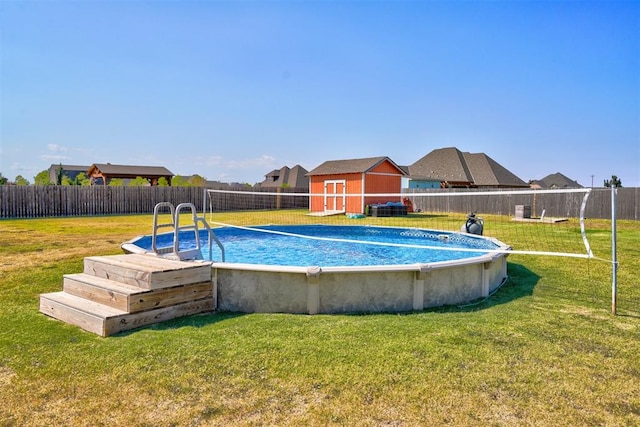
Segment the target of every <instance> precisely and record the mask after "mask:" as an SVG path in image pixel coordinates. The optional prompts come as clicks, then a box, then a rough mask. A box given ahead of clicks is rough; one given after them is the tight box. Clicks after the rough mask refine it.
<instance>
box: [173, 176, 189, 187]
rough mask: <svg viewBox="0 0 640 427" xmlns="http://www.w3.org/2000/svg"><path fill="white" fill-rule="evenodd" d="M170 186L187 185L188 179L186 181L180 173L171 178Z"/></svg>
mask: <svg viewBox="0 0 640 427" xmlns="http://www.w3.org/2000/svg"><path fill="white" fill-rule="evenodd" d="M171 186H172V187H188V186H189V181H187V180H186V179H185V177H183V176H182V175H176V176H174V177H173V179H172V180H171Z"/></svg>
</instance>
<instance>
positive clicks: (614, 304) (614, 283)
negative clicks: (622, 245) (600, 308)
mask: <svg viewBox="0 0 640 427" xmlns="http://www.w3.org/2000/svg"><path fill="white" fill-rule="evenodd" d="M617 192H618V190H617V189H616V186H615V184H612V185H611V267H612V268H611V273H612V274H611V313H612V314H613V315H615V314H616V313H617V310H618V254H617V236H616V234H617V231H616V193H617Z"/></svg>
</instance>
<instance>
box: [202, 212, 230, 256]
mask: <svg viewBox="0 0 640 427" xmlns="http://www.w3.org/2000/svg"><path fill="white" fill-rule="evenodd" d="M197 220H198V221H200V222H201V223H202V225H204V228H205V229H206V230H207V232H208V233H209V261H213V258H212V257H213V255H212V253H213V241H212V240H215V241H216V243H217V245H218V247H219V248H220V253H221V254H222V262H224V246H222V242H221V241H220V239H218V236H216V235H215V234H214V233H213V230H212V229H211V227H210V226H209V223H208V222H207V220H206V219H204V217H198V218H197Z"/></svg>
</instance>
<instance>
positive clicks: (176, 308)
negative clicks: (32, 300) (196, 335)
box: [40, 254, 216, 336]
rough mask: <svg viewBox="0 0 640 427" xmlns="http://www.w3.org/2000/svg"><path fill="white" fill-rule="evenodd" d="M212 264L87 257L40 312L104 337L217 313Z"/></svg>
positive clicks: (142, 257)
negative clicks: (81, 271)
mask: <svg viewBox="0 0 640 427" xmlns="http://www.w3.org/2000/svg"><path fill="white" fill-rule="evenodd" d="M215 294H216V293H215V290H214V284H213V282H212V281H211V266H210V265H209V264H208V263H201V262H200V263H198V262H195V263H194V262H183V261H174V260H165V259H162V258H157V257H155V256H153V255H139V254H137V255H131V254H130V255H114V256H102V257H88V258H85V262H84V272H83V273H76V274H66V275H64V276H63V290H62V291H61V292H53V293H48V294H42V295H40V311H41V312H42V313H44V314H47V315H48V316H51V317H54V318H56V319H59V320H62V321H64V322H67V323H71V324H74V325H76V326H79V327H81V328H82V329H85V330H87V331H90V332H93V333H96V334H98V335H101V336H109V335H113V334H115V333H118V332H121V331H125V330H129V329H133V328H137V327H140V326H146V325H150V324H154V323H158V322H163V321H165V320H169V319H174V318H177V317H182V316H188V315H191V314H196V313H201V312H205V311H212V310H215V308H216V295H215Z"/></svg>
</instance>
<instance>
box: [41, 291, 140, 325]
mask: <svg viewBox="0 0 640 427" xmlns="http://www.w3.org/2000/svg"><path fill="white" fill-rule="evenodd" d="M43 300H46V301H54V302H57V303H59V304H64V305H65V306H67V307H70V308H73V309H75V310H78V311H81V312H83V313H86V314H90V315H92V316H95V317H99V318H101V319H106V318H109V317H114V316H121V315H123V314H127V312H126V311H123V310H118V309H117V308H113V307H109V306H108V305H104V304H100V303H98V302H95V301H91V300H88V299H85V298H82V297H78V296H75V295H71V294H69V293H67V292H64V291H61V292H51V293H48V294H41V295H40V311H42V301H43ZM45 314H49V313H45ZM53 317H56V316H53Z"/></svg>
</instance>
